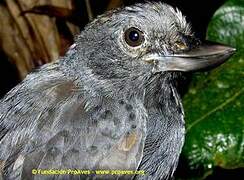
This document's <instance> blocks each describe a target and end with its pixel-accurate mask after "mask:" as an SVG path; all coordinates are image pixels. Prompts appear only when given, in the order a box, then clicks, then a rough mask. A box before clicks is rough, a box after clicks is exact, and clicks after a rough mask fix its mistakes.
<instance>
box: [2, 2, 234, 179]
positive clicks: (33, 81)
mask: <svg viewBox="0 0 244 180" xmlns="http://www.w3.org/2000/svg"><path fill="white" fill-rule="evenodd" d="M233 52H234V49H233V48H230V47H227V46H224V45H220V44H215V43H205V44H204V43H200V42H199V40H197V39H196V38H195V37H194V34H193V32H192V31H191V27H190V25H189V24H188V23H187V22H186V20H185V17H184V16H183V15H182V14H181V12H180V11H179V10H177V9H174V8H172V7H171V6H169V5H166V4H163V3H145V4H136V5H133V6H130V7H125V8H121V9H117V10H114V11H110V12H107V13H105V14H104V15H101V16H99V17H98V18H97V19H95V20H94V21H93V22H91V23H90V24H88V25H87V26H86V28H85V29H84V30H83V31H82V32H81V33H80V35H79V36H78V37H77V39H76V41H75V43H74V44H73V45H72V46H71V48H70V49H69V51H68V52H67V54H66V55H65V56H64V57H62V58H60V59H59V61H57V62H55V63H51V64H47V65H44V66H43V67H41V68H40V69H38V70H36V71H35V72H33V73H31V74H29V75H28V76H27V77H26V78H25V80H24V81H23V82H22V83H20V84H19V85H17V86H16V87H15V88H13V89H12V90H11V91H10V92H9V93H8V94H7V95H6V96H5V97H4V98H3V99H2V100H1V102H0V108H1V109H0V130H1V132H0V160H1V171H2V176H3V179H85V178H87V179H97V178H98V179H99V178H101V179H118V178H120V179H133V178H134V179H150V180H158V179H168V178H171V177H172V175H173V173H174V171H175V169H176V167H177V163H178V159H179V155H180V152H181V149H182V146H183V143H184V136H185V127H184V112H183V107H182V103H181V98H180V96H179V93H178V91H177V84H178V83H179V81H180V80H181V77H182V74H183V73H184V72H188V71H197V70H204V69H207V68H213V67H216V66H217V65H219V64H221V63H223V62H224V61H225V60H227V59H228V58H229V57H230V56H231V55H232V54H233ZM33 169H37V170H38V169H39V170H40V169H42V170H48V169H49V170H50V169H56V170H61V169H63V170H66V169H71V170H75V169H76V170H94V171H91V174H90V175H71V174H66V175H49V176H47V175H41V174H38V173H37V174H36V175H34V174H33V172H32V171H33ZM95 170H128V171H126V172H130V170H131V171H135V170H138V171H145V175H120V176H116V175H109V174H108V175H98V174H96V171H95Z"/></svg>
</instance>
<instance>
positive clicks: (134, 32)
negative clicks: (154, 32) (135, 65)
mask: <svg viewBox="0 0 244 180" xmlns="http://www.w3.org/2000/svg"><path fill="white" fill-rule="evenodd" d="M125 42H126V43H127V44H128V45H129V46H132V47H136V46H140V45H141V44H142V43H143V42H144V34H143V32H141V31H140V30H139V29H137V28H134V27H131V28H129V29H127V30H126V31H125Z"/></svg>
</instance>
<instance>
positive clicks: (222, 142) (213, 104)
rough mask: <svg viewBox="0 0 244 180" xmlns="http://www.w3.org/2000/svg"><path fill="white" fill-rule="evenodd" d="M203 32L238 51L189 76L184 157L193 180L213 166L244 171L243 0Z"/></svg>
mask: <svg viewBox="0 0 244 180" xmlns="http://www.w3.org/2000/svg"><path fill="white" fill-rule="evenodd" d="M207 34H208V36H207V38H208V39H209V40H212V41H217V42H220V43H224V44H229V45H232V46H233V47H235V48H236V49H237V53H236V54H235V55H234V56H233V57H232V58H231V59H230V60H229V61H228V62H226V63H225V64H224V65H222V66H221V67H219V68H217V69H215V70H212V71H211V72H208V73H205V74H199V75H196V76H193V79H192V82H191V85H190V89H189V91H188V93H187V94H186V95H185V97H184V108H185V112H186V125H187V136H186V143H185V146H184V149H183V153H182V154H183V159H184V161H185V163H186V166H187V167H185V170H186V171H187V172H188V175H189V176H190V177H191V178H193V179H203V177H206V176H207V175H209V174H211V173H212V172H213V170H214V169H215V168H216V167H221V168H223V169H234V168H244V71H243V70H244V1H243V0H229V1H228V2H226V3H225V4H224V5H223V6H222V7H221V8H220V9H219V10H217V12H216V13H215V15H214V16H213V18H212V20H211V22H210V24H209V28H208V33H207ZM189 176H188V178H189ZM188 178H187V179H188ZM240 178H241V177H240ZM242 178H244V176H243V177H242Z"/></svg>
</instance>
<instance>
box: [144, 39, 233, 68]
mask: <svg viewBox="0 0 244 180" xmlns="http://www.w3.org/2000/svg"><path fill="white" fill-rule="evenodd" d="M235 51H236V50H235V49H234V48H232V47H229V46H226V45H222V44H218V43H213V42H209V41H206V42H205V43H203V44H201V45H200V46H198V47H197V48H194V49H192V50H190V51H188V52H184V53H181V54H173V55H166V56H159V55H158V57H156V56H157V55H155V56H151V57H148V58H147V61H148V62H149V61H150V60H151V62H152V61H153V62H154V63H156V64H157V66H156V69H157V71H183V72H191V71H201V70H202V71H204V70H209V69H212V68H215V67H217V66H219V65H221V64H222V63H224V62H225V61H226V60H228V58H230V57H231V55H233V54H234V52H235Z"/></svg>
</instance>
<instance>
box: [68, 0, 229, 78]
mask: <svg viewBox="0 0 244 180" xmlns="http://www.w3.org/2000/svg"><path fill="white" fill-rule="evenodd" d="M70 51H71V53H68V54H71V56H74V55H72V54H75V53H74V52H76V54H78V57H75V59H76V61H75V63H73V65H74V67H73V68H79V69H81V67H85V70H84V68H83V70H80V71H83V72H84V71H86V72H88V70H89V73H90V74H92V76H93V77H97V79H101V80H107V81H108V80H109V81H118V80H120V81H121V82H123V80H125V79H130V80H132V79H138V78H141V79H146V78H144V77H149V76H150V77H151V76H153V75H155V74H158V73H161V74H165V73H171V72H175V71H180V72H188V71H198V70H205V69H208V68H212V67H215V66H217V65H219V64H221V63H223V62H224V61H225V60H227V59H228V57H230V55H232V54H233V52H234V49H233V48H230V47H227V46H225V45H221V44H216V43H209V42H208V43H201V42H200V41H199V40H198V39H197V38H195V36H194V33H193V32H192V31H191V26H190V24H189V23H187V22H186V19H185V17H184V16H183V15H182V14H181V12H180V11H179V10H177V9H174V8H172V7H171V6H169V5H167V4H163V3H155V2H154V3H145V4H136V5H133V6H129V7H125V8H121V9H117V10H114V11H110V12H107V13H105V14H104V15H101V16H99V17H98V18H97V19H95V20H94V21H93V22H91V23H90V24H89V25H87V26H86V28H85V29H84V30H83V31H82V33H81V35H80V36H79V37H78V38H77V40H76V44H75V46H74V48H73V49H71V50H70ZM72 52H73V53H72ZM77 52H78V53H77ZM76 72H78V71H76Z"/></svg>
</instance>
